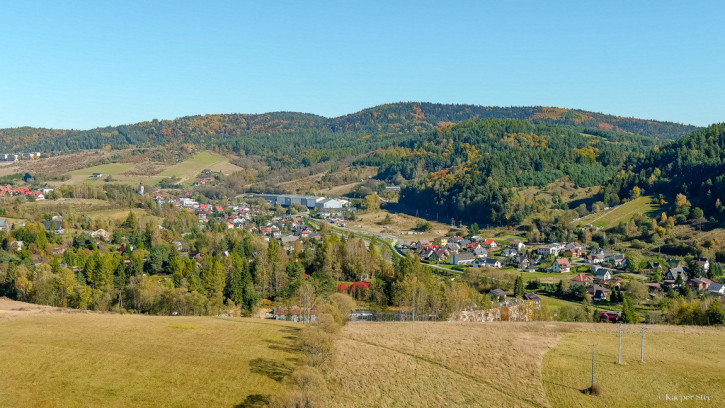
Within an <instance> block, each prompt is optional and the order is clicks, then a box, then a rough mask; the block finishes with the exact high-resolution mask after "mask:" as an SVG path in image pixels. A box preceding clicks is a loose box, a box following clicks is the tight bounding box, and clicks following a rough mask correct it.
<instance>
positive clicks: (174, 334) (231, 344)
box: [0, 302, 298, 407]
mask: <svg viewBox="0 0 725 408" xmlns="http://www.w3.org/2000/svg"><path fill="white" fill-rule="evenodd" d="M5 303H9V302H5ZM17 304H18V302H12V304H10V305H4V306H5V309H18V308H20V309H22V308H24V307H25V306H23V307H18V306H17ZM21 305H24V304H21ZM0 306H2V305H0ZM28 307H30V308H32V307H34V305H30V306H28ZM10 312H11V311H8V310H6V313H5V314H9V313H10ZM2 316H3V314H2V313H0V348H1V349H2V350H3V352H2V353H0V365H1V366H2V367H3V375H2V379H1V380H0V385H2V386H0V406H8V407H11V406H13V407H19V406H23V407H77V406H104V407H128V406H133V407H178V406H227V407H233V406H259V405H252V402H253V401H259V400H264V399H266V398H268V397H269V396H272V395H276V394H278V393H280V392H282V391H283V389H284V387H285V385H283V384H282V382H281V380H282V379H283V378H284V377H285V376H286V375H288V374H289V373H290V372H291V371H292V369H293V368H294V366H295V365H296V364H297V359H298V355H297V354H296V352H294V351H292V349H291V347H290V344H291V341H292V339H294V337H295V333H296V331H297V326H295V325H293V324H284V323H278V322H275V321H267V320H257V319H238V318H237V319H232V318H229V319H221V318H211V317H157V316H139V315H118V314H98V313H63V312H62V311H60V312H53V310H52V309H51V311H50V312H48V311H45V310H43V311H38V312H33V313H28V314H26V315H22V312H16V313H15V315H13V316H12V317H9V318H8V317H6V318H5V319H4V320H2ZM245 403H246V404H247V405H244V404H245Z"/></svg>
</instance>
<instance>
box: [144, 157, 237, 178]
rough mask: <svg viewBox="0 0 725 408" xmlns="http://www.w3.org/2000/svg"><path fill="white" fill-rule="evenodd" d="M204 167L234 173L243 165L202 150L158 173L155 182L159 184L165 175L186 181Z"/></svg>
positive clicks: (224, 172)
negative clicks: (236, 164)
mask: <svg viewBox="0 0 725 408" xmlns="http://www.w3.org/2000/svg"><path fill="white" fill-rule="evenodd" d="M204 169H211V170H212V171H218V172H221V173H223V174H232V173H233V172H235V171H241V170H242V168H241V167H238V166H235V165H233V164H231V163H229V159H227V158H226V157H223V156H218V155H216V154H213V153H209V152H200V153H197V154H196V155H195V156H194V157H192V158H190V159H188V160H186V161H183V162H181V163H178V164H175V165H173V166H171V167H169V168H167V169H166V170H164V171H162V172H161V173H159V174H157V175H156V178H155V180H154V183H153V184H158V182H159V181H160V180H161V179H162V178H164V177H178V178H180V179H181V182H185V181H187V180H189V179H191V178H192V177H194V176H196V175H197V174H199V173H201V171H202V170H204Z"/></svg>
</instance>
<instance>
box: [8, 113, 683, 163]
mask: <svg viewBox="0 0 725 408" xmlns="http://www.w3.org/2000/svg"><path fill="white" fill-rule="evenodd" d="M490 118H508V119H521V120H529V121H534V122H545V123H552V124H567V125H575V126H581V127H584V128H591V129H592V130H593V131H594V130H601V131H604V132H606V131H617V132H627V133H634V134H640V135H645V136H653V137H657V138H660V139H675V138H677V137H680V136H682V135H684V134H686V133H688V132H691V131H693V130H695V129H697V128H696V127H694V126H689V125H681V124H676V123H670V122H658V121H646V120H641V119H632V118H621V117H616V116H610V115H603V114H600V113H593V112H584V111H578V110H567V109H560V108H547V107H540V106H533V107H495V106H477V105H453V104H436V103H417V102H405V103H393V104H387V105H380V106H376V107H373V108H369V109H365V110H362V111H360V112H356V113H353V114H349V115H344V116H340V117H337V118H325V117H322V116H318V115H313V114H306V113H295V112H274V113H265V114H215V115H203V116H187V117H182V118H178V119H174V120H152V121H147V122H140V123H136V124H130V125H121V126H110V127H103V128H96V129H91V130H56V129H34V128H27V127H24V128H12V129H0V142H2V146H3V147H4V149H6V150H8V151H15V150H23V151H30V150H40V151H50V150H64V149H68V150H83V149H97V148H102V147H104V146H111V147H113V148H121V147H126V146H129V145H135V146H146V145H163V144H168V143H197V144H207V145H213V144H226V143H230V142H231V140H232V139H239V138H246V137H251V138H258V139H262V140H268V139H270V138H269V135H270V134H274V135H276V137H278V138H279V139H281V140H280V144H282V145H287V144H294V143H297V144H298V145H300V146H302V147H304V148H309V149H320V148H323V147H321V146H318V145H317V142H318V141H323V142H330V141H332V140H339V141H341V144H344V143H348V144H350V142H351V141H354V140H365V138H374V137H385V136H391V135H402V134H407V133H413V134H415V133H418V132H424V131H430V130H434V129H436V128H438V127H441V126H445V125H447V124H453V123H458V122H462V121H465V120H469V119H490ZM300 135H303V136H302V137H300ZM299 139H304V140H302V142H300V140H299ZM340 147H341V146H335V147H333V149H337V148H340ZM244 148H245V149H249V146H245V147H244ZM262 150H263V149H262ZM285 154H295V155H296V154H299V149H297V150H296V151H295V150H289V151H287V152H285Z"/></svg>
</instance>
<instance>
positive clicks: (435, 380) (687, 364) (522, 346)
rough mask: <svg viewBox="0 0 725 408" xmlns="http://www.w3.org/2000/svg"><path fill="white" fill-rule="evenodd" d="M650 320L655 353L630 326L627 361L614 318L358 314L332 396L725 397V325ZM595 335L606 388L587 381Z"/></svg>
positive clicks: (549, 402)
mask: <svg viewBox="0 0 725 408" xmlns="http://www.w3.org/2000/svg"><path fill="white" fill-rule="evenodd" d="M648 328H650V331H649V334H648V336H649V337H648V341H649V343H648V344H649V347H650V349H651V354H648V356H649V360H648V361H647V362H645V363H644V364H642V365H640V364H639V363H636V362H634V361H633V360H635V359H636V358H638V357H639V347H638V345H639V337H638V335H637V333H638V332H637V333H634V330H637V329H636V328H635V327H633V326H629V327H627V330H628V336H629V337H628V338H627V340H626V343H625V347H626V350H627V351H626V352H625V360H626V361H627V364H626V365H624V366H621V367H620V366H616V365H615V364H612V362H613V361H614V360H613V359H616V348H613V347H616V337H615V336H614V333H615V331H616V326H615V325H608V324H579V323H545V322H534V323H513V322H505V323H504V322H499V323H486V324H478V323H448V322H439V323H423V322H418V323H416V325H415V328H414V329H413V328H412V327H411V325H410V323H351V324H349V325H348V326H346V327H345V328H344V330H343V334H342V338H341V339H340V340H339V341H337V342H336V346H335V354H334V360H333V362H332V363H331V369H330V372H329V374H328V375H329V379H330V390H331V391H330V392H331V394H330V396H329V398H328V402H329V404H330V405H331V406H338V407H349V406H359V407H369V406H378V407H393V406H415V407H426V406H436V407H458V406H480V407H499V406H503V407H530V406H534V407H538V406H555V407H556V406H580V407H588V406H592V407H598V406H609V407H613V406H637V407H641V406H658V405H661V402H658V401H657V399H656V397H657V393H659V392H662V390H671V393H680V394H681V393H688V394H689V393H698V392H699V393H701V394H706V395H711V396H712V398H713V399H714V400H715V401H720V402H722V401H723V400H725V395H724V394H723V386H725V371H723V370H722V369H721V367H722V366H723V363H725V361H724V360H723V357H722V353H721V349H722V346H723V345H724V344H725V331H723V330H722V329H703V328H682V327H668V326H648ZM592 342H597V343H598V344H599V346H598V347H600V353H601V354H600V360H599V362H598V369H600V371H601V374H602V375H607V376H608V379H607V380H606V381H604V380H603V381H602V382H601V385H602V388H603V394H602V395H601V396H586V395H584V394H583V393H581V391H580V390H581V389H583V388H586V387H587V386H588V385H589V384H588V380H589V378H590V377H589V376H590V371H589V369H590V368H591V360H590V358H591V344H592ZM655 350H658V351H655ZM719 352H720V356H718V355H717V353H719ZM718 370H719V371H718ZM649 388H651V389H652V390H653V391H651V392H650V391H649ZM645 389H647V393H643V390H645ZM655 391H656V392H655ZM653 392H654V399H652V398H651V397H652V395H653V394H652V393H653ZM630 402H631V403H630ZM712 406H716V405H712Z"/></svg>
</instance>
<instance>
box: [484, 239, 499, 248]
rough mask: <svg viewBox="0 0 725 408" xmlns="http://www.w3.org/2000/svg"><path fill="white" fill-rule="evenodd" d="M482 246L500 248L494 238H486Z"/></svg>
mask: <svg viewBox="0 0 725 408" xmlns="http://www.w3.org/2000/svg"><path fill="white" fill-rule="evenodd" d="M481 246H482V247H484V248H498V244H497V243H496V241H494V240H493V239H492V238H486V239H484V240H483V242H481Z"/></svg>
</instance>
